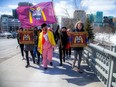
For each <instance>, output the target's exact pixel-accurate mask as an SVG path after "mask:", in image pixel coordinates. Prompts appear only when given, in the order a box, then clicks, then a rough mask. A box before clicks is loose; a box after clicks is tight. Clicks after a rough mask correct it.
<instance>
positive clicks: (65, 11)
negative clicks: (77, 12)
mask: <svg viewBox="0 0 116 87" xmlns="http://www.w3.org/2000/svg"><path fill="white" fill-rule="evenodd" d="M54 7H55V13H56V15H57V16H61V17H63V16H66V17H73V12H74V7H73V5H72V4H70V3H69V2H68V1H60V2H58V3H55V4H54Z"/></svg>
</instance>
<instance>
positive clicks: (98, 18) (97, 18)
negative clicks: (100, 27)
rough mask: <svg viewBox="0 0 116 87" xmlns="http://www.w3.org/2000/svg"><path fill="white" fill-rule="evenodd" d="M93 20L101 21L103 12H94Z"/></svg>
mask: <svg viewBox="0 0 116 87" xmlns="http://www.w3.org/2000/svg"><path fill="white" fill-rule="evenodd" d="M94 22H96V23H102V22H103V12H101V11H97V12H96V16H95V20H94Z"/></svg>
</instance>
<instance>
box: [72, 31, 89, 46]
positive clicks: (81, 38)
mask: <svg viewBox="0 0 116 87" xmlns="http://www.w3.org/2000/svg"><path fill="white" fill-rule="evenodd" d="M87 37H88V34H87V32H70V38H71V42H70V44H71V47H85V46H87Z"/></svg>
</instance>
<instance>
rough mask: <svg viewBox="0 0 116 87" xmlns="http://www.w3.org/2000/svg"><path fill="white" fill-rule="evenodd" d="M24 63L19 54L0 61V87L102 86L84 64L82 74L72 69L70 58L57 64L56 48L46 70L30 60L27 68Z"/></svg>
mask: <svg viewBox="0 0 116 87" xmlns="http://www.w3.org/2000/svg"><path fill="white" fill-rule="evenodd" d="M25 65H26V61H25V60H22V58H21V55H20V54H18V55H16V56H14V57H12V58H10V59H8V60H6V61H4V62H2V63H0V87H104V85H103V84H102V83H101V82H100V81H99V80H98V79H97V77H96V75H95V74H94V73H93V72H92V71H91V70H90V69H89V67H88V66H87V65H86V64H82V68H83V70H84V73H82V74H80V73H78V72H76V71H75V70H72V67H71V60H66V62H65V63H64V64H63V66H59V58H58V52H57V50H56V51H55V53H54V58H53V66H49V68H48V69H47V70H44V69H43V67H40V66H38V65H36V64H33V63H32V62H31V63H30V65H31V67H29V68H25Z"/></svg>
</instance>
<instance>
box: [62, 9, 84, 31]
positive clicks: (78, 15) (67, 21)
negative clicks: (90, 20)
mask: <svg viewBox="0 0 116 87" xmlns="http://www.w3.org/2000/svg"><path fill="white" fill-rule="evenodd" d="M79 20H81V21H82V22H83V23H85V21H86V12H85V11H84V10H75V11H74V13H73V18H61V27H63V26H65V27H67V28H71V29H73V28H74V25H75V24H76V22H77V21H79Z"/></svg>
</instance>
